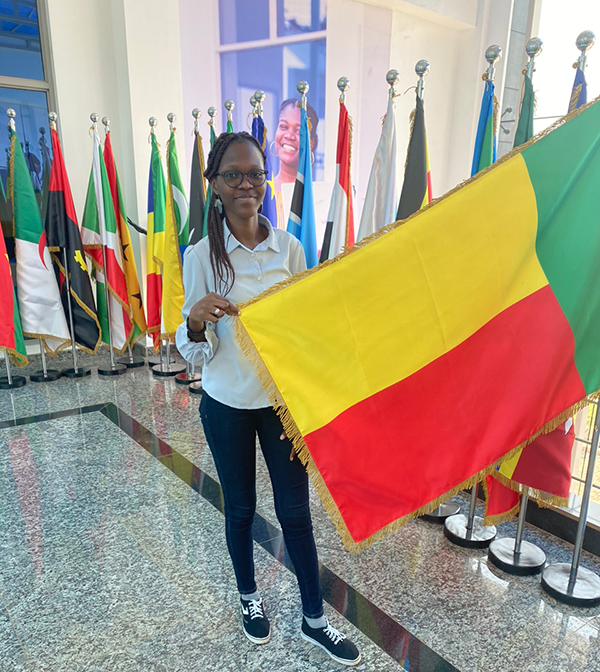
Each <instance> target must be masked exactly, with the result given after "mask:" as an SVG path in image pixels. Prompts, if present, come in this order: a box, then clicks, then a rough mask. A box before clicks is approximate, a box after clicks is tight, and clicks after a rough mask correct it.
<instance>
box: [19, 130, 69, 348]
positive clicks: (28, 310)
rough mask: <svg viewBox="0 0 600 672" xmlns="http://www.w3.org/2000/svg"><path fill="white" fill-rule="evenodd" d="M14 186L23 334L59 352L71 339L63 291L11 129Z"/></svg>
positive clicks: (27, 170)
mask: <svg viewBox="0 0 600 672" xmlns="http://www.w3.org/2000/svg"><path fill="white" fill-rule="evenodd" d="M10 175H11V180H10V190H11V201H12V206H13V221H14V232H15V257H16V259H17V298H18V301H19V314H20V315H21V326H22V329H23V334H24V335H25V336H28V337H29V338H41V339H42V341H43V343H44V347H45V348H46V350H47V351H48V352H50V353H51V354H55V353H56V352H58V350H60V349H61V348H62V347H64V346H65V345H67V343H68V342H69V329H68V327H67V321H66V319H65V313H64V310H63V306H62V302H61V299H60V291H59V289H58V283H57V281H56V275H55V273H54V268H53V266H52V259H51V257H50V252H49V251H48V247H47V243H46V232H45V231H44V226H43V224H42V219H41V216H40V208H39V203H38V200H37V198H36V194H35V192H34V190H33V185H32V184H31V178H30V176H29V168H28V166H27V162H26V161H25V156H24V155H23V149H22V148H21V143H20V142H19V140H18V138H17V134H16V133H15V131H14V130H12V129H11V131H10Z"/></svg>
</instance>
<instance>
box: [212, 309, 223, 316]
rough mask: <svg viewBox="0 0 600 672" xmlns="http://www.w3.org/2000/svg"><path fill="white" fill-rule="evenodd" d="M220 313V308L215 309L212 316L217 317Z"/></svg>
mask: <svg viewBox="0 0 600 672" xmlns="http://www.w3.org/2000/svg"><path fill="white" fill-rule="evenodd" d="M220 312H221V309H220V308H215V311H214V313H213V315H214V316H215V317H219V313H220Z"/></svg>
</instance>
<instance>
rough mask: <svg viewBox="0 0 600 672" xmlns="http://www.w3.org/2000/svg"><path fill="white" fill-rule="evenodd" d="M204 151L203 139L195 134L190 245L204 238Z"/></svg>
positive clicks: (191, 185)
mask: <svg viewBox="0 0 600 672" xmlns="http://www.w3.org/2000/svg"><path fill="white" fill-rule="evenodd" d="M204 170H205V165H204V150H203V149H202V137H201V136H200V133H197V132H194V151H193V153H192V175H191V178H190V222H189V229H190V241H189V242H190V245H195V244H196V243H197V242H198V241H199V240H201V239H202V238H204V236H205V235H206V233H205V232H204V231H203V225H204V209H205V208H206V180H205V179H204Z"/></svg>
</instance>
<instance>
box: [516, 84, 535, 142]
mask: <svg viewBox="0 0 600 672" xmlns="http://www.w3.org/2000/svg"><path fill="white" fill-rule="evenodd" d="M534 98H535V97H534V94H533V84H532V83H531V79H530V78H529V77H528V76H527V75H525V90H524V92H523V101H522V102H521V113H520V114H519V123H518V124H517V130H516V131H515V141H514V144H513V147H518V146H519V145H522V144H523V143H525V142H527V141H528V140H531V138H533V113H534V106H535V100H534Z"/></svg>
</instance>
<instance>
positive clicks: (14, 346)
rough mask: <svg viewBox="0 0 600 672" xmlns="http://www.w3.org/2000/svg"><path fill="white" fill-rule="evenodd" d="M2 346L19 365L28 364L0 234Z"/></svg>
mask: <svg viewBox="0 0 600 672" xmlns="http://www.w3.org/2000/svg"><path fill="white" fill-rule="evenodd" d="M0 348H1V349H2V350H6V352H8V354H9V355H10V357H11V360H12V361H13V363H14V364H16V365H17V366H26V365H27V351H26V350H25V342H24V341H23V332H22V331H21V319H20V317H19V306H18V305H17V299H16V297H15V289H14V286H13V279H12V274H11V272H10V263H9V261H8V254H7V253H6V245H5V244H4V236H3V235H0Z"/></svg>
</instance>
